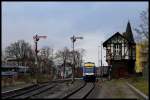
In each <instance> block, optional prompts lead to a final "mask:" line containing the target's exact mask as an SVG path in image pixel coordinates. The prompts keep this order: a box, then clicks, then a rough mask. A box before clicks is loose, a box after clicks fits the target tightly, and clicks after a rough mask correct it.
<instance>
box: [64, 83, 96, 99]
mask: <svg viewBox="0 0 150 100" xmlns="http://www.w3.org/2000/svg"><path fill="white" fill-rule="evenodd" d="M94 87H95V83H93V82H91V83H84V85H83V86H81V87H80V88H78V89H77V90H75V91H73V92H71V93H70V94H68V95H67V96H65V97H64V98H63V99H86V98H87V96H88V95H89V94H90V93H91V92H92V90H93V89H94Z"/></svg>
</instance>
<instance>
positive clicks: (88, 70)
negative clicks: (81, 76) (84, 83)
mask: <svg viewBox="0 0 150 100" xmlns="http://www.w3.org/2000/svg"><path fill="white" fill-rule="evenodd" d="M85 72H86V73H93V68H85Z"/></svg>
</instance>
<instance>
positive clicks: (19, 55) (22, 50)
mask: <svg viewBox="0 0 150 100" xmlns="http://www.w3.org/2000/svg"><path fill="white" fill-rule="evenodd" d="M30 51H31V46H30V45H29V43H27V42H25V41H24V40H19V41H17V42H15V43H12V44H11V45H10V46H8V47H6V49H5V52H6V54H7V56H9V57H15V58H16V60H17V61H18V65H19V62H20V61H21V62H22V65H24V64H25V60H26V59H27V58H28V56H29V55H28V53H29V52H30Z"/></svg>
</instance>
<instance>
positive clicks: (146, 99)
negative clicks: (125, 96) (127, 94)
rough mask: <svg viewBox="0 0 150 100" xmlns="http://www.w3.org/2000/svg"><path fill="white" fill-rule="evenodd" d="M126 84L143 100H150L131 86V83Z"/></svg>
mask: <svg viewBox="0 0 150 100" xmlns="http://www.w3.org/2000/svg"><path fill="white" fill-rule="evenodd" d="M126 84H127V85H128V86H129V87H130V88H131V89H132V90H133V91H134V92H136V93H137V94H138V95H140V96H141V97H142V98H143V99H145V100H148V99H149V97H148V96H146V95H145V94H144V93H142V92H141V91H140V90H138V89H136V88H135V87H134V86H133V85H131V84H130V83H128V82H126Z"/></svg>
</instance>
